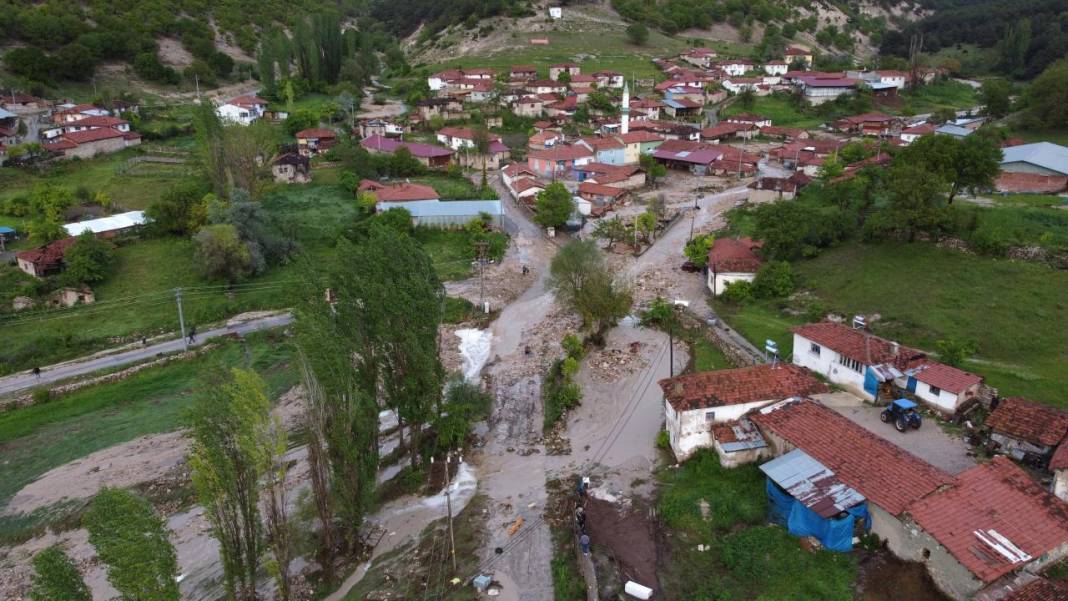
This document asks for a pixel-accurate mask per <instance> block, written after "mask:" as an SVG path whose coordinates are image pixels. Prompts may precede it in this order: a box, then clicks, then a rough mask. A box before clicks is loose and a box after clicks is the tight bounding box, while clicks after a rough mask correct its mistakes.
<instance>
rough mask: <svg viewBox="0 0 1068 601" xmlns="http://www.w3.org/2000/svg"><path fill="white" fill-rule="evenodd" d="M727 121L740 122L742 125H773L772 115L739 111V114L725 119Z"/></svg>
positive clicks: (760, 126)
mask: <svg viewBox="0 0 1068 601" xmlns="http://www.w3.org/2000/svg"><path fill="white" fill-rule="evenodd" d="M724 121H726V122H727V123H740V124H742V125H753V126H756V127H758V128H764V127H771V117H764V116H762V115H754V114H752V113H739V114H737V115H731V116H730V117H727V118H726V119H724Z"/></svg>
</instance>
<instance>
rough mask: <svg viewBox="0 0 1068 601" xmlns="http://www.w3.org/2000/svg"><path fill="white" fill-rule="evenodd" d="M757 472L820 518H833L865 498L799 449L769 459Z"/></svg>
mask: <svg viewBox="0 0 1068 601" xmlns="http://www.w3.org/2000/svg"><path fill="white" fill-rule="evenodd" d="M760 471H762V472H764V474H766V475H767V477H768V478H770V479H771V481H772V482H774V483H776V484H778V485H779V486H781V487H782V488H783V489H784V490H785V491H786V492H788V493H790V496H792V497H793V498H795V499H797V500H798V501H800V502H801V504H802V505H804V506H805V507H808V508H809V509H811V510H812V511H814V512H816V513H817V514H818V515H819V516H820V517H824V518H829V517H834V516H836V515H838V514H839V513H842V512H843V511H845V510H847V509H849V508H850V507H853V506H854V505H857V504H859V503H863V502H864V501H865V498H864V495H862V494H860V493H859V492H857V491H856V490H854V489H852V488H850V487H849V486H846V484H845V483H843V482H842V481H841V480H839V479H838V476H836V475H835V474H834V472H832V471H831V470H830V469H829V468H828V467H826V466H825V465H823V464H822V463H820V462H819V461H816V460H815V459H813V458H812V457H811V456H810V455H809V454H808V453H806V452H804V451H802V450H801V449H794V450H793V451H790V452H789V453H787V454H785V455H783V456H782V457H779V458H777V459H772V460H771V461H769V462H767V463H765V464H764V465H761V466H760Z"/></svg>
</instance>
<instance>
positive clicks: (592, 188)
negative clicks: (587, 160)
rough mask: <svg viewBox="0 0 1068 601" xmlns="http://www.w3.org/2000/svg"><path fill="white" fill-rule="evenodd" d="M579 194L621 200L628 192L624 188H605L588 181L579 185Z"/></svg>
mask: <svg viewBox="0 0 1068 601" xmlns="http://www.w3.org/2000/svg"><path fill="white" fill-rule="evenodd" d="M578 192H579V194H580V195H582V194H588V195H590V196H608V197H611V198H619V197H620V196H623V195H624V194H626V193H627V191H626V190H624V189H622V188H613V187H612V186H604V185H601V184H595V183H593V182H588V181H587V182H582V183H581V184H579V186H578Z"/></svg>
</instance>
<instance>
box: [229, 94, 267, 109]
mask: <svg viewBox="0 0 1068 601" xmlns="http://www.w3.org/2000/svg"><path fill="white" fill-rule="evenodd" d="M230 104H232V105H234V106H267V105H268V104H270V103H269V102H267V101H266V100H264V99H263V98H260V97H259V96H256V95H255V94H245V95H244V96H238V97H237V98H234V99H233V100H231V101H230Z"/></svg>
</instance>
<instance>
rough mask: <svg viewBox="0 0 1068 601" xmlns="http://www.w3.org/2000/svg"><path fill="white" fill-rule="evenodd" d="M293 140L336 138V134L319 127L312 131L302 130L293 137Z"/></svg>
mask: <svg viewBox="0 0 1068 601" xmlns="http://www.w3.org/2000/svg"><path fill="white" fill-rule="evenodd" d="M293 137H295V138H336V137H337V132H335V131H334V130H332V129H324V128H320V127H314V128H312V129H302V130H300V131H298V132H297V133H296V134H294V135H293Z"/></svg>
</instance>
